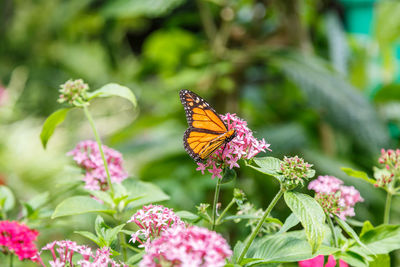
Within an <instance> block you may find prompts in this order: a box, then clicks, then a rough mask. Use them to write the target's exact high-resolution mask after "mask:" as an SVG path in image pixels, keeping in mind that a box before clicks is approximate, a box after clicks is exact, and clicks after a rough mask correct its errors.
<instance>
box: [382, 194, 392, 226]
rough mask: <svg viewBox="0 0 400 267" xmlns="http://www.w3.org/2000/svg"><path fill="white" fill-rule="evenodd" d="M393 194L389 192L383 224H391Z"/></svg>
mask: <svg viewBox="0 0 400 267" xmlns="http://www.w3.org/2000/svg"><path fill="white" fill-rule="evenodd" d="M392 196H393V195H392V193H391V192H388V193H387V195H386V204H385V213H384V216H383V223H384V224H388V223H389V217H390V206H391V203H392Z"/></svg>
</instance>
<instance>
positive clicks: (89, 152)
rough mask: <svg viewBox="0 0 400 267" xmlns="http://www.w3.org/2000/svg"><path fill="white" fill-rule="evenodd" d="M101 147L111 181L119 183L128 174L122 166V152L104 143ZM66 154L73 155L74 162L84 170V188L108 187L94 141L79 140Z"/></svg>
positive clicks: (98, 188) (105, 174) (101, 160)
mask: <svg viewBox="0 0 400 267" xmlns="http://www.w3.org/2000/svg"><path fill="white" fill-rule="evenodd" d="M102 148H103V152H104V156H105V158H106V161H107V165H108V169H109V172H110V176H111V182H112V183H121V182H122V181H123V180H125V179H126V178H127V177H128V174H127V173H126V172H125V170H124V169H123V167H122V164H123V159H122V154H121V153H119V152H118V151H116V150H114V149H112V148H109V147H107V146H105V145H103V146H102ZM67 155H69V156H73V159H74V160H75V162H76V163H77V164H78V165H79V166H80V167H81V168H82V169H84V170H85V171H86V174H85V177H84V178H83V180H84V182H85V183H86V185H85V188H86V189H89V190H103V191H104V190H107V189H108V185H107V173H106V170H105V168H104V164H103V159H102V157H101V154H100V151H99V146H98V145H97V143H96V142H95V141H92V140H86V141H81V142H79V143H78V145H77V146H76V147H75V148H74V149H73V150H72V151H70V152H68V153H67Z"/></svg>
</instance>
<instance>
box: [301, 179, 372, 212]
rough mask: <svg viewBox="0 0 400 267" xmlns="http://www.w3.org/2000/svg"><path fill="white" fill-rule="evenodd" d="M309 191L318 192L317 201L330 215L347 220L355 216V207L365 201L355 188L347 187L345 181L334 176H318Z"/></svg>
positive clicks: (310, 185) (311, 183)
mask: <svg viewBox="0 0 400 267" xmlns="http://www.w3.org/2000/svg"><path fill="white" fill-rule="evenodd" d="M308 189H310V190H314V191H315V192H316V195H315V199H316V200H317V201H318V202H319V203H320V204H321V206H322V208H323V209H324V211H325V212H326V213H328V214H336V215H337V216H339V217H340V218H341V219H343V220H345V219H346V217H347V216H354V215H355V213H354V206H355V204H356V203H358V202H362V201H364V199H363V198H362V197H361V195H360V192H358V190H357V189H355V188H354V186H345V185H343V181H342V180H340V179H338V178H336V177H334V176H329V175H326V176H318V179H316V180H314V181H312V182H310V184H309V185H308Z"/></svg>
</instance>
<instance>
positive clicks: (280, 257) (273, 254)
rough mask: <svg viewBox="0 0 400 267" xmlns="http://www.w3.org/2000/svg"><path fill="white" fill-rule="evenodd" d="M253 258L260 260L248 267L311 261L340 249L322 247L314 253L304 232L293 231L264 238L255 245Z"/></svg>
mask: <svg viewBox="0 0 400 267" xmlns="http://www.w3.org/2000/svg"><path fill="white" fill-rule="evenodd" d="M253 246H254V248H253V251H254V254H253V255H251V257H252V258H254V259H258V260H257V261H254V262H251V263H250V264H249V265H246V266H254V265H258V264H261V263H263V264H265V263H271V262H297V261H301V260H307V259H311V258H313V257H315V256H317V255H330V254H333V253H335V252H337V251H339V249H338V248H331V247H327V246H324V245H322V246H320V247H319V249H318V250H317V251H316V253H312V251H311V248H310V245H309V244H308V242H307V239H306V235H305V233H304V231H291V232H286V233H283V234H275V235H270V236H267V237H264V238H262V239H260V240H258V241H257V242H255V244H254V245H253Z"/></svg>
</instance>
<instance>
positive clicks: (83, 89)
mask: <svg viewBox="0 0 400 267" xmlns="http://www.w3.org/2000/svg"><path fill="white" fill-rule="evenodd" d="M88 90H89V85H88V84H87V83H84V81H83V80H82V79H78V80H68V81H66V82H65V83H64V84H62V85H60V90H59V92H60V96H59V98H58V102H59V103H64V102H68V103H69V104H82V103H81V102H84V101H86V99H87V91H88Z"/></svg>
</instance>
